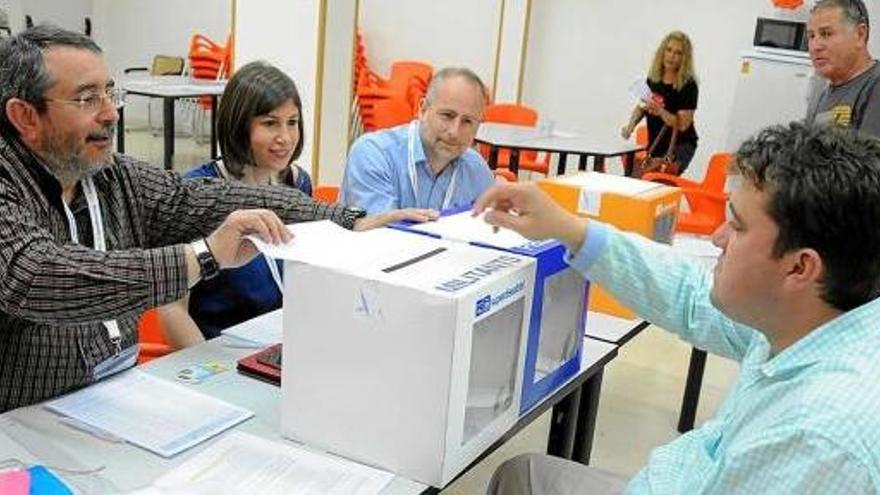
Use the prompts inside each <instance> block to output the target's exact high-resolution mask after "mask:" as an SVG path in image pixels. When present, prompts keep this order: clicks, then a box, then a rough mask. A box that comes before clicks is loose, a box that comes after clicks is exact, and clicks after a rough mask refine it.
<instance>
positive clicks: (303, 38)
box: [235, 0, 321, 175]
mask: <svg viewBox="0 0 880 495" xmlns="http://www.w3.org/2000/svg"><path fill="white" fill-rule="evenodd" d="M320 7H321V5H320V1H319V0H299V1H297V2H291V1H289V0H263V1H261V2H260V3H259V4H257V3H253V2H249V1H248V0H239V1H238V2H236V13H235V30H236V39H237V41H236V47H235V65H236V67H241V66H242V65H244V64H246V63H248V62H252V61H254V60H265V61H267V62H269V63H271V64H273V65H275V66H276V67H278V68H279V69H281V70H282V71H284V72H285V73H286V74H287V75H288V76H290V77H291V79H293V80H294V82H295V83H296V87H297V89H298V90H299V94H300V98H301V99H302V102H303V109H302V116H301V118H302V119H303V124H304V126H305V129H306V141H305V144H304V145H303V151H302V155H301V156H300V159H299V165H300V166H301V167H303V168H305V169H306V170H310V171H311V172H312V175H314V170H312V155H313V151H312V150H313V147H314V124H315V105H314V102H315V94H316V88H315V82H316V78H317V75H316V74H317V72H316V67H317V60H318V55H317V51H318V20H319V14H320ZM267 12H271V13H272V15H266V13H267Z"/></svg>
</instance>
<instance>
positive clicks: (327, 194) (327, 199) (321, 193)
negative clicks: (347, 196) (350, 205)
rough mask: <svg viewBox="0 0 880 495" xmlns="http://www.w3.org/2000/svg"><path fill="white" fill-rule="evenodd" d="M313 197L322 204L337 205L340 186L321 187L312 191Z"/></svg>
mask: <svg viewBox="0 0 880 495" xmlns="http://www.w3.org/2000/svg"><path fill="white" fill-rule="evenodd" d="M312 197H313V198H314V199H315V200H316V201H320V202H322V203H335V202H336V201H337V199H338V198H339V186H332V185H321V186H317V187H315V189H314V191H312Z"/></svg>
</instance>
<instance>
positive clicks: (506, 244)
mask: <svg viewBox="0 0 880 495" xmlns="http://www.w3.org/2000/svg"><path fill="white" fill-rule="evenodd" d="M484 216H485V213H484V214H480V215H479V216H476V217H475V216H472V215H470V214H467V213H460V214H457V215H448V216H443V217H440V218H438V219H437V221H435V222H425V223H416V224H412V225H408V226H407V229H409V230H415V231H419V232H425V233H428V234H434V235H436V236H437V237H441V238H443V239H449V240H453V241H459V242H471V243H476V244H488V245H491V246H494V247H497V248H500V249H513V248H518V247H524V246H529V245H532V244H534V243H535V241H531V240H529V239H527V238H525V237H523V236H522V235H520V234H518V233H516V232H514V231H512V230H509V229H503V228H499V229H495V228H493V227H492V226H491V225H489V224H488V223H486V220H485V219H484Z"/></svg>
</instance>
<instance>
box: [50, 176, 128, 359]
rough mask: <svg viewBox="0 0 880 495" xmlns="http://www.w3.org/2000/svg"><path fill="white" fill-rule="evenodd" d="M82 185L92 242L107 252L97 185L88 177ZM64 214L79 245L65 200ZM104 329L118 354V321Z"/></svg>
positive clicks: (97, 247)
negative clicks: (87, 208)
mask: <svg viewBox="0 0 880 495" xmlns="http://www.w3.org/2000/svg"><path fill="white" fill-rule="evenodd" d="M80 184H81V185H82V189H83V194H84V195H85V197H86V205H88V207H89V221H90V222H91V224H92V240H93V243H94V247H95V250H97V251H106V250H107V240H106V238H105V236H104V217H103V215H102V214H101V205H100V203H98V193H97V191H96V189H95V183H94V182H93V181H92V178H91V177H86V178H85V179H83V180H82V181H81V182H80ZM61 204H63V205H64V213H65V214H66V215H67V223H68V225H69V226H70V238H71V240H72V241H73V242H74V243H75V244H79V243H80V242H79V230H78V229H77V228H76V219H74V218H73V212H72V211H70V207H69V206H67V203H65V202H64V201H63V200H62V201H61ZM104 328H106V329H107V335H108V336H109V337H110V341H111V342H113V345H115V346H116V354H119V351H120V350H121V342H122V334H121V332H120V331H119V324H118V323H116V320H106V321H104Z"/></svg>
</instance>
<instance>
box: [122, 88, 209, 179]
mask: <svg viewBox="0 0 880 495" xmlns="http://www.w3.org/2000/svg"><path fill="white" fill-rule="evenodd" d="M122 88H123V89H124V90H125V92H126V94H130V95H140V96H149V97H154V98H162V121H163V128H164V139H165V153H164V155H165V159H164V165H165V168H166V169H167V170H171V168H172V166H173V157H174V102H175V100H177V99H178V98H196V97H201V96H208V97H210V98H211V158H216V157H217V139H216V137H217V97H218V96H220V95H221V94H223V90H224V89H225V88H226V80H216V81H215V80H200V79H192V78H190V77H187V76H151V77H148V78H138V79H123V80H122ZM116 136H117V149H118V151H119V152H120V153H125V112H124V107H122V108H120V109H119V130H118V132H117V133H116Z"/></svg>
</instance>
